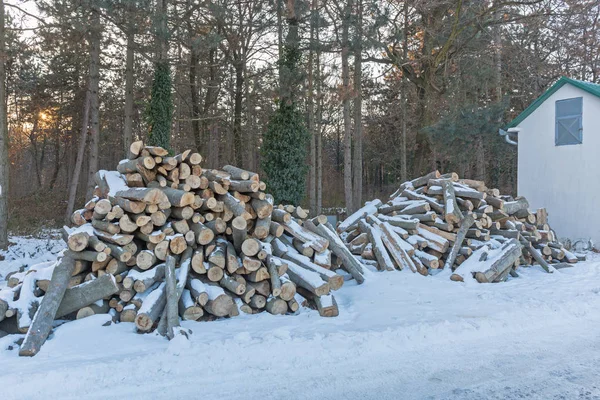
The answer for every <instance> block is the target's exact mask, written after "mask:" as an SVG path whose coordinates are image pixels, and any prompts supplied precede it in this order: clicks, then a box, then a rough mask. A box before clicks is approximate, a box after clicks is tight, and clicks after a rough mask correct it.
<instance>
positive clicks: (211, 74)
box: [200, 48, 219, 167]
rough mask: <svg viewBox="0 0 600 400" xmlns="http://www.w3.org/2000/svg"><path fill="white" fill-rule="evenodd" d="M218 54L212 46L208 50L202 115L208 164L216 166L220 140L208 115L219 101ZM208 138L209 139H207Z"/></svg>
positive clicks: (202, 134) (202, 135)
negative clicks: (212, 127) (206, 78)
mask: <svg viewBox="0 0 600 400" xmlns="http://www.w3.org/2000/svg"><path fill="white" fill-rule="evenodd" d="M216 54H217V50H216V49H214V48H211V49H210V50H209V52H208V64H209V65H208V84H207V85H206V97H205V98H204V105H203V108H202V116H203V117H204V118H203V119H202V121H201V124H200V126H201V128H200V131H201V132H200V134H201V139H202V142H203V145H204V146H206V144H204V143H205V142H208V149H207V150H208V160H207V161H208V165H209V166H213V167H214V166H216V165H219V162H218V161H219V142H218V140H217V138H216V137H215V136H216V135H215V134H216V130H211V129H210V125H211V123H209V120H208V119H207V118H208V116H210V115H211V108H212V106H213V104H215V103H216V101H217V96H218V94H219V86H218V84H217V66H216V62H217V60H216ZM207 138H208V140H207Z"/></svg>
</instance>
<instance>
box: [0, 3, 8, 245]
mask: <svg viewBox="0 0 600 400" xmlns="http://www.w3.org/2000/svg"><path fill="white" fill-rule="evenodd" d="M5 55H6V45H5V33H4V2H3V1H1V2H0V56H1V58H0V249H2V250H4V249H6V248H7V247H8V180H9V177H8V169H9V165H10V161H9V159H8V122H7V120H6V118H7V115H6V86H5V82H6V68H5V65H6V59H5Z"/></svg>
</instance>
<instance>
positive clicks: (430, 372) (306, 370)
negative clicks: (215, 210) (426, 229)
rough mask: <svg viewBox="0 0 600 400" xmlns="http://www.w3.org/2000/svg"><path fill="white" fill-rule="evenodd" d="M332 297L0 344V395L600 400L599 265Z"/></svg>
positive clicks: (87, 322) (95, 321) (68, 329)
mask: <svg viewBox="0 0 600 400" xmlns="http://www.w3.org/2000/svg"><path fill="white" fill-rule="evenodd" d="M521 271H523V270H521ZM521 271H520V272H521ZM336 298H337V299H338V303H339V304H340V317H338V318H331V319H325V318H320V317H319V316H318V315H317V314H316V313H315V312H313V311H306V310H303V312H302V313H301V314H300V315H298V316H279V317H274V316H271V315H267V314H260V315H254V316H243V317H238V318H234V319H231V320H223V321H218V322H211V323H187V324H186V326H188V327H189V328H191V329H192V330H193V331H194V334H193V335H192V341H191V343H190V344H189V345H187V347H186V345H185V344H182V343H170V344H169V343H167V342H165V341H164V340H163V339H162V338H159V337H157V336H154V335H137V334H134V333H133V328H132V324H120V325H113V326H110V327H100V326H99V325H101V324H102V323H103V322H104V316H97V317H92V318H88V319H84V320H81V321H76V322H72V323H69V324H67V325H64V326H62V327H60V328H59V329H57V331H56V333H55V335H54V337H53V338H52V340H50V341H48V342H47V344H46V345H45V347H44V349H43V351H42V352H41V353H40V354H39V355H38V356H36V357H35V358H33V359H20V358H18V356H17V352H16V351H15V350H12V351H11V350H4V349H5V348H6V347H7V345H8V344H9V343H10V342H9V340H8V338H4V339H0V365H2V374H1V375H0V387H2V388H4V389H3V391H2V398H3V399H34V398H41V397H42V396H43V397H45V398H46V397H50V398H56V399H63V398H78V399H79V398H86V399H87V398H94V399H112V398H128V399H138V398H139V399H142V398H144V399H148V398H152V399H163V398H165V399H167V398H171V399H179V398H188V399H194V398H202V399H230V398H231V399H238V398H239V399H245V400H247V399H248V398H263V399H281V398H284V397H285V398H292V399H295V398H299V399H312V398H319V399H340V398H344V399H370V398H373V399H430V398H431V399H482V398H486V399H487V398H491V399H494V398H497V399H520V398H527V399H555V398H556V399H596V398H600V375H599V374H598V365H600V363H599V361H600V311H599V310H600V262H588V263H585V264H580V265H578V266H577V267H576V268H572V269H568V270H561V271H559V272H557V273H555V274H553V275H548V274H545V273H543V272H541V271H539V270H537V269H529V270H526V271H523V272H522V273H521V278H519V279H513V280H511V281H509V282H507V283H503V284H460V283H454V282H449V281H448V280H447V277H444V276H440V275H438V276H436V277H430V278H423V277H421V276H417V275H413V274H411V273H405V272H400V273H382V274H375V275H374V276H373V277H372V278H371V279H370V280H369V281H368V282H367V283H366V284H364V285H362V286H355V285H353V284H349V285H348V286H347V287H346V286H345V287H344V288H342V290H341V291H340V292H338V293H337V294H336Z"/></svg>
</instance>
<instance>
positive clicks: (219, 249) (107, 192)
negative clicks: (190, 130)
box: [0, 142, 364, 333]
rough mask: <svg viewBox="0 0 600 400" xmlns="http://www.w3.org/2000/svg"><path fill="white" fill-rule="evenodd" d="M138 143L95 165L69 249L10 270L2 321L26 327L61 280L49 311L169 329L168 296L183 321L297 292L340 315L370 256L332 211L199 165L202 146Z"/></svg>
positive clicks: (289, 307)
mask: <svg viewBox="0 0 600 400" xmlns="http://www.w3.org/2000/svg"><path fill="white" fill-rule="evenodd" d="M130 153H131V154H130V157H129V159H127V160H123V161H121V162H120V163H119V165H118V167H117V171H99V172H98V173H97V174H96V183H97V186H96V188H95V191H94V198H92V199H90V200H89V201H88V202H87V203H86V204H85V207H84V208H83V209H81V210H77V211H75V213H74V214H73V216H72V222H73V223H74V225H76V227H75V228H67V227H64V228H63V237H64V240H65V241H66V243H67V246H68V250H66V251H65V252H64V254H63V256H62V258H61V259H59V261H57V263H56V264H54V265H48V264H46V265H39V266H35V267H33V268H30V270H28V271H27V272H25V273H18V274H13V275H12V276H10V277H9V281H8V288H7V289H5V290H3V291H1V292H0V330H10V331H20V332H27V331H28V329H29V328H30V326H32V321H34V320H35V318H37V315H36V310H37V309H38V307H39V309H40V310H41V309H42V308H43V307H42V306H43V304H42V298H44V300H46V297H48V298H50V297H52V296H49V295H48V293H49V292H51V291H53V290H54V291H55V292H56V288H58V289H59V290H58V293H61V292H62V294H61V295H59V296H58V300H57V299H54V301H55V303H57V304H55V305H54V308H57V309H56V312H55V315H53V318H52V319H54V318H56V319H59V318H60V319H62V318H67V319H68V318H82V317H86V316H89V315H93V314H97V313H110V314H112V316H113V319H114V320H115V321H121V322H134V323H135V325H136V326H137V329H138V330H139V331H140V332H149V331H152V330H154V329H155V328H157V327H158V328H159V331H161V333H163V332H167V329H166V328H167V325H166V324H167V322H168V320H169V311H168V310H169V307H171V309H172V310H175V311H171V313H172V314H175V315H176V316H175V320H176V321H177V320H178V318H179V317H180V318H182V319H184V320H211V319H214V318H219V317H228V316H236V315H238V314H239V312H240V311H242V312H244V313H250V314H253V313H258V312H261V311H264V310H266V311H267V312H269V313H271V314H285V313H289V312H295V311H296V310H297V309H298V307H299V304H298V300H301V301H305V302H306V305H308V306H312V307H314V308H316V309H318V310H319V313H320V314H321V315H322V316H336V315H337V314H338V309H337V305H336V302H335V299H334V298H333V296H332V295H331V294H330V293H331V291H332V290H337V289H339V288H340V287H341V286H342V284H343V283H344V278H345V277H346V278H347V279H351V278H354V279H356V280H357V281H358V283H362V282H363V280H364V278H363V272H364V270H363V265H361V264H360V263H359V262H358V261H357V258H355V257H354V256H353V255H352V254H351V253H350V251H349V250H348V249H347V247H346V246H345V245H344V244H343V242H342V241H341V239H340V238H339V236H338V235H337V233H336V232H335V228H333V227H332V226H331V225H330V224H329V223H328V222H327V218H325V217H324V216H318V217H315V218H312V219H309V218H308V212H307V211H306V210H304V209H302V208H301V207H295V206H290V205H287V206H284V205H281V206H278V207H274V205H273V197H272V196H271V195H269V194H267V193H265V188H266V185H265V183H264V182H262V181H261V180H260V179H259V176H258V175H257V174H256V173H253V172H249V171H245V170H242V169H240V168H236V167H233V166H225V167H223V168H222V170H214V169H203V168H202V167H201V166H200V164H201V161H202V157H201V156H200V155H199V154H198V153H192V152H191V151H189V150H188V151H185V152H183V153H181V154H179V155H177V156H174V157H170V156H169V155H168V152H167V151H166V150H164V149H162V148H158V147H149V146H144V145H143V143H142V142H136V143H134V144H132V146H131V149H130ZM340 268H341V269H343V270H345V271H346V272H347V273H343V274H341V275H340V274H338V273H336V272H335V270H337V269H340ZM65 270H68V274H67V273H66V272H64V271H65ZM62 286H64V287H62ZM53 293H54V292H53ZM297 295H298V296H301V297H298V296H297ZM43 296H44V297H43ZM48 301H50V300H48ZM38 314H39V313H38ZM34 315H36V316H35V317H34ZM170 318H173V315H171V316H170ZM3 319H4V321H2V320H3ZM175 323H176V322H175ZM29 331H30V333H31V329H29Z"/></svg>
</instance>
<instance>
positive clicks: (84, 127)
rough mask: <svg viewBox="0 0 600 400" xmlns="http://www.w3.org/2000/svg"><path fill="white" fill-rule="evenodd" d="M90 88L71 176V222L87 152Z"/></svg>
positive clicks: (68, 222) (66, 218)
mask: <svg viewBox="0 0 600 400" xmlns="http://www.w3.org/2000/svg"><path fill="white" fill-rule="evenodd" d="M90 97H91V96H90V89H89V86H88V90H86V93H85V100H84V104H83V116H82V121H81V133H80V138H79V148H78V149H77V159H76V160H75V167H74V168H73V176H72V177H71V185H70V186H69V199H68V201H67V211H66V213H65V222H66V223H67V224H70V223H71V215H72V214H73V208H74V206H75V199H76V197H77V186H78V185H79V175H80V174H81V165H82V164H83V156H84V154H85V143H86V140H87V132H88V123H89V116H90Z"/></svg>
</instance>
